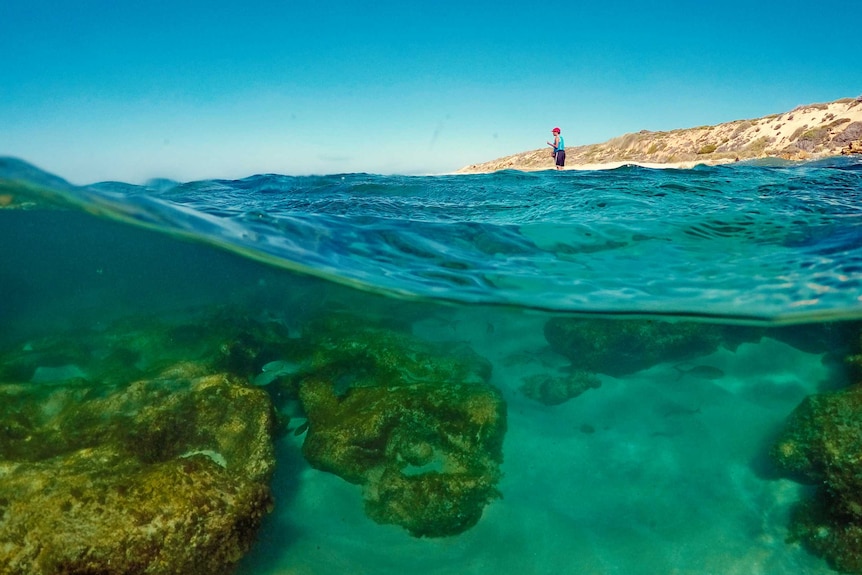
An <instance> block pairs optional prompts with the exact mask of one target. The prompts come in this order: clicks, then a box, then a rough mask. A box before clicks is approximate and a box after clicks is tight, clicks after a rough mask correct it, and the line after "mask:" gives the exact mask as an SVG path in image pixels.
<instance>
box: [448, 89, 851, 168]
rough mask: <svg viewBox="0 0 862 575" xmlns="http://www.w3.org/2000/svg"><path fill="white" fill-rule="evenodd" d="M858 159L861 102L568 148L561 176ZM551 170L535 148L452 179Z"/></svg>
mask: <svg viewBox="0 0 862 575" xmlns="http://www.w3.org/2000/svg"><path fill="white" fill-rule="evenodd" d="M859 153H862V96H860V97H859V98H843V99H840V100H836V101H834V102H828V103H823V104H809V105H805V106H799V107H797V108H794V109H793V110H790V111H789V112H784V113H781V114H773V115H770V116H764V117H762V118H757V119H750V120H736V121H732V122H726V123H723V124H716V125H713V126H699V127H696V128H685V129H678V130H672V131H667V132H651V131H648V130H641V131H640V132H636V133H630V134H625V135H623V136H619V137H617V138H613V139H611V140H608V141H607V142H603V143H601V144H588V145H583V146H569V147H567V148H566V155H567V158H566V163H567V166H566V167H565V170H604V169H614V168H618V167H620V166H625V165H637V166H642V167H647V168H671V169H673V168H676V169H689V168H692V167H694V166H696V165H711V166H712V165H718V164H726V163H731V162H735V161H744V160H756V159H767V158H776V159H781V160H788V161H805V160H815V159H821V158H826V157H833V156H839V155H846V154H859ZM553 168H554V166H553V161H552V158H551V157H550V155H549V154H548V151H547V148H539V149H535V150H529V151H526V152H521V153H518V154H513V155H509V156H505V157H502V158H498V159H496V160H490V161H486V162H480V163H476V164H471V165H468V166H465V167H463V168H461V169H460V170H457V171H456V172H455V173H458V174H480V173H490V172H496V171H499V170H520V171H539V170H549V169H553Z"/></svg>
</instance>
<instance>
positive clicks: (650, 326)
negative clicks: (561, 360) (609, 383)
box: [545, 318, 748, 377]
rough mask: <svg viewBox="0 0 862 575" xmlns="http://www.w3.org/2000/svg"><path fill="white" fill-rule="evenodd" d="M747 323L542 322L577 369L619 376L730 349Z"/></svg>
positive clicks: (548, 336)
mask: <svg viewBox="0 0 862 575" xmlns="http://www.w3.org/2000/svg"><path fill="white" fill-rule="evenodd" d="M747 330H748V328H736V329H734V328H733V326H719V325H714V324H706V323H695V322H665V321H654V320H606V319H577V318H553V319H550V320H548V321H547V323H546V324H545V339H546V340H547V341H548V343H549V344H550V345H551V348H552V349H553V350H554V351H555V352H557V353H559V354H560V355H562V356H565V357H567V358H568V359H569V360H571V362H572V368H573V369H575V370H584V371H590V372H594V373H604V374H607V375H610V376H614V377H618V376H621V375H626V374H629V373H634V372H636V371H640V370H642V369H647V368H649V367H652V366H653V365H655V364H657V363H661V362H665V361H683V360H685V359H688V358H690V357H693V356H698V355H707V354H709V353H712V352H713V351H715V350H716V349H718V347H719V346H721V345H724V346H725V347H728V348H730V349H735V347H736V346H737V345H738V344H739V343H740V342H741V341H744V339H743V338H745V337H748V333H747Z"/></svg>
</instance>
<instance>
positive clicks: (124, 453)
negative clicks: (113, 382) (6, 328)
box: [0, 366, 274, 575]
mask: <svg viewBox="0 0 862 575" xmlns="http://www.w3.org/2000/svg"><path fill="white" fill-rule="evenodd" d="M195 371H197V370H195V369H192V370H191V372H192V373H189V369H188V368H187V367H183V366H177V367H176V368H175V369H172V370H168V371H167V372H166V373H165V374H164V375H163V376H162V377H159V378H155V379H151V380H142V381H138V382H135V383H133V384H131V385H128V386H123V387H119V388H115V389H104V388H99V387H97V386H91V385H80V382H78V384H77V385H56V386H50V388H49V389H44V388H41V387H38V386H32V385H29V386H14V385H5V386H2V391H0V393H2V399H0V405H2V407H0V411H2V413H0V420H2V421H4V422H5V426H4V429H3V430H2V434H0V477H2V478H3V480H2V481H0V572H3V573H8V574H10V575H11V574H21V575H25V574H26V575H40V574H44V575H48V574H56V573H100V574H113V573H117V574H120V573H144V574H153V575H156V574H163V573H164V574H168V573H186V574H201V575H203V574H213V573H215V574H218V573H229V572H231V571H232V568H233V566H234V565H235V564H236V562H237V561H238V560H239V559H240V558H241V557H242V555H243V554H244V553H245V552H246V551H247V550H248V549H249V547H250V546H251V543H252V541H253V540H254V537H255V535H256V532H257V528H258V526H259V525H260V521H261V519H262V518H263V517H264V516H265V515H266V514H267V513H268V512H269V511H270V509H271V506H272V499H271V496H270V491H269V486H268V482H269V478H270V475H271V473H272V470H273V466H274V456H273V451H272V444H271V439H270V432H271V424H272V419H271V416H270V414H271V407H270V404H269V400H268V398H267V396H266V394H265V393H264V392H262V391H260V390H258V389H252V388H249V387H248V386H247V385H246V384H245V383H244V382H242V381H239V380H237V379H235V378H233V377H231V376H228V375H225V374H213V375H205V376H198V375H195V374H194V372H195Z"/></svg>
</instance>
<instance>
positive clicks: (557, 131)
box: [551, 128, 560, 134]
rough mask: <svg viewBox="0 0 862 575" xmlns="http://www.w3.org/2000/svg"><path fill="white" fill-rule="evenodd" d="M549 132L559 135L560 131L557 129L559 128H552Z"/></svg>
mask: <svg viewBox="0 0 862 575" xmlns="http://www.w3.org/2000/svg"><path fill="white" fill-rule="evenodd" d="M551 131H552V132H556V133H558V134H559V133H560V129H559V128H554V129H553V130H551Z"/></svg>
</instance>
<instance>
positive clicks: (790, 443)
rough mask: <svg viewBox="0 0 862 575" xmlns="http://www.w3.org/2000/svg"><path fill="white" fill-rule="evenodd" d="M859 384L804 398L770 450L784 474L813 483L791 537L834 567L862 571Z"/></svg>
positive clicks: (794, 515)
mask: <svg viewBox="0 0 862 575" xmlns="http://www.w3.org/2000/svg"><path fill="white" fill-rule="evenodd" d="M859 454H862V385H856V386H853V387H850V388H847V389H844V390H841V391H838V392H831V393H823V394H818V395H814V396H811V397H808V398H806V399H805V400H804V401H803V402H802V403H801V404H800V405H799V407H797V408H796V410H794V412H793V413H792V414H791V415H790V417H789V418H788V420H787V423H786V426H785V428H784V430H783V432H782V434H781V435H780V437H779V438H778V440H777V442H776V444H775V447H774V448H773V450H772V455H773V459H774V460H775V462H776V463H777V464H778V466H779V468H780V469H781V470H782V471H783V472H784V474H785V475H787V476H788V477H790V478H792V479H796V480H799V481H802V482H804V483H810V484H812V485H816V486H817V487H816V490H815V491H814V493H813V495H812V496H811V497H809V498H807V499H804V500H802V501H801V502H799V503H798V504H797V505H796V507H795V508H794V510H793V512H792V514H791V520H790V528H789V531H790V539H791V540H795V541H800V542H802V543H803V544H804V545H805V546H806V547H807V548H808V549H809V550H811V551H812V552H813V553H815V554H817V555H819V556H821V557H823V558H825V559H826V560H827V561H828V562H829V563H830V565H831V566H832V567H833V568H835V569H837V570H838V571H841V572H845V573H862V464H860V462H859Z"/></svg>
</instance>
